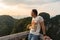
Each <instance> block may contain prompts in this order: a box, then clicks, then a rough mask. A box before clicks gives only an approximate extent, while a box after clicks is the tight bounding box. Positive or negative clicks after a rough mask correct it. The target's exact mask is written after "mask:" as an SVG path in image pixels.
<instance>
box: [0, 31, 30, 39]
mask: <svg viewBox="0 0 60 40" xmlns="http://www.w3.org/2000/svg"><path fill="white" fill-rule="evenodd" d="M28 33H29V32H28V31H25V32H21V33H16V34H12V35H8V36H3V37H0V40H25V38H26V37H27V35H28Z"/></svg>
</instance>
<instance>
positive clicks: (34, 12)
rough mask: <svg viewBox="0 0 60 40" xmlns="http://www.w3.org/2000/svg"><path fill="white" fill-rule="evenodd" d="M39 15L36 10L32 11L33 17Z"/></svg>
mask: <svg viewBox="0 0 60 40" xmlns="http://www.w3.org/2000/svg"><path fill="white" fill-rule="evenodd" d="M37 15H38V11H37V10H36V9H32V12H31V16H32V17H35V16H37Z"/></svg>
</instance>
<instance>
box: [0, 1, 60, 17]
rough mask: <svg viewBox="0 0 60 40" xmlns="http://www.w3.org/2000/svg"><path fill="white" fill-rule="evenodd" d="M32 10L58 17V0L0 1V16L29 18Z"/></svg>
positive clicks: (59, 3) (59, 13)
mask: <svg viewBox="0 0 60 40" xmlns="http://www.w3.org/2000/svg"><path fill="white" fill-rule="evenodd" d="M32 9H37V10H38V12H39V13H40V12H47V13H49V14H50V15H51V16H55V15H60V0H0V15H10V16H24V15H25V16H30V13H31V10H32Z"/></svg>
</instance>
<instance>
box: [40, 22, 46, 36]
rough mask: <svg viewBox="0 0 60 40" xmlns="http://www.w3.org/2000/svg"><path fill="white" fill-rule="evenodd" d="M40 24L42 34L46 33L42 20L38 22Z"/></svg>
mask: <svg viewBox="0 0 60 40" xmlns="http://www.w3.org/2000/svg"><path fill="white" fill-rule="evenodd" d="M40 25H41V28H42V31H43V35H46V28H45V25H44V21H42V22H40Z"/></svg>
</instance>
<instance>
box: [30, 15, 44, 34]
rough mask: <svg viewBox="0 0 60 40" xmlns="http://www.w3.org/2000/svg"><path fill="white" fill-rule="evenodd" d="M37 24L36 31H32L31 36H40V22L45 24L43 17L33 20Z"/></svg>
mask: <svg viewBox="0 0 60 40" xmlns="http://www.w3.org/2000/svg"><path fill="white" fill-rule="evenodd" d="M33 21H34V22H35V23H36V26H37V27H36V31H34V29H30V33H31V34H34V35H39V34H40V33H39V32H40V22H43V21H44V19H43V18H42V17H41V16H37V17H35V18H32V22H33Z"/></svg>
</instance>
